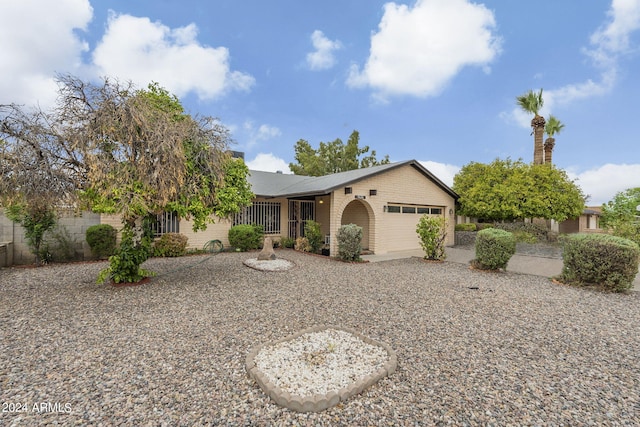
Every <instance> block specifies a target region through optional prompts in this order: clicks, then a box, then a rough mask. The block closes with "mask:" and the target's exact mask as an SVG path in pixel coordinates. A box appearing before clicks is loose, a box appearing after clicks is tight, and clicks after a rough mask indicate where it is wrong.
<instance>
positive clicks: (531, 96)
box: [516, 89, 546, 165]
mask: <svg viewBox="0 0 640 427" xmlns="http://www.w3.org/2000/svg"><path fill="white" fill-rule="evenodd" d="M516 101H517V102H518V105H519V106H520V108H522V109H523V110H524V111H526V112H527V113H532V114H533V116H534V117H533V119H531V127H532V128H533V163H534V164H536V165H541V164H542V163H543V162H544V151H543V147H542V138H543V136H544V125H545V123H546V122H545V120H544V117H542V116H540V115H539V114H538V113H539V112H540V110H541V109H542V106H543V105H544V99H542V89H540V92H538V93H536V92H534V91H533V90H530V91H529V92H527V93H525V94H524V95H521V96H518V97H516Z"/></svg>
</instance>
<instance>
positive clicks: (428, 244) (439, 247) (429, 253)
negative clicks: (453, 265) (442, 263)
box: [416, 215, 447, 260]
mask: <svg viewBox="0 0 640 427" xmlns="http://www.w3.org/2000/svg"><path fill="white" fill-rule="evenodd" d="M416 232H417V233H418V236H419V237H420V246H422V249H423V250H424V253H425V255H424V258H425V259H431V260H443V259H445V258H446V257H447V254H446V253H445V251H444V242H445V238H446V237H447V221H446V220H445V219H444V218H443V217H441V216H439V217H434V216H432V217H430V216H427V215H423V216H422V217H421V218H420V220H419V221H418V225H417V227H416Z"/></svg>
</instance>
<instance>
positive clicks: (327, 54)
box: [307, 30, 342, 71]
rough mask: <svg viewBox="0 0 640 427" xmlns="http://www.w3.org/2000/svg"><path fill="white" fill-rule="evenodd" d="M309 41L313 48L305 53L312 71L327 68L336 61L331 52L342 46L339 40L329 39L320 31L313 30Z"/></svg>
mask: <svg viewBox="0 0 640 427" xmlns="http://www.w3.org/2000/svg"><path fill="white" fill-rule="evenodd" d="M311 43H312V44H313V48H314V49H315V50H314V51H313V52H310V53H308V54H307V66H308V67H309V69H311V70H313V71H319V70H327V69H329V68H331V67H333V66H334V65H335V63H336V58H335V56H334V55H333V52H334V51H336V50H338V49H341V48H342V43H340V41H339V40H335V41H332V40H329V39H328V38H327V37H326V36H325V35H324V33H323V32H322V31H320V30H315V31H314V32H313V34H311Z"/></svg>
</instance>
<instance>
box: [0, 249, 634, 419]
mask: <svg viewBox="0 0 640 427" xmlns="http://www.w3.org/2000/svg"><path fill="white" fill-rule="evenodd" d="M276 254H277V255H278V256H279V257H282V258H285V259H287V260H289V261H292V262H293V263H294V264H295V267H294V268H292V269H291V270H288V271H280V272H264V271H258V270H256V269H253V268H249V267H247V266H245V265H244V264H243V261H244V260H246V259H248V258H255V257H256V253H223V254H219V255H216V256H214V257H210V258H209V259H206V260H205V257H207V256H192V257H183V258H177V259H152V260H150V261H148V262H147V263H146V264H145V267H146V268H149V269H152V270H153V271H156V272H157V273H159V276H158V277H156V278H155V279H154V280H153V281H152V282H151V283H148V284H145V285H141V286H135V287H120V288H115V287H111V286H107V285H97V284H95V278H96V275H97V273H98V271H99V270H100V269H101V268H104V267H105V266H106V264H105V263H87V264H68V265H53V266H48V267H43V268H37V269H35V268H11V269H2V270H0V301H1V302H2V303H1V304H0V326H1V328H0V337H1V341H0V400H1V401H2V411H3V412H2V413H1V414H0V425H16V426H19V425H20V426H22V425H24V426H34V425H56V424H57V425H74V424H76V425H104V426H117V425H149V426H158V425H167V426H173V425H184V426H191V425H239V426H249V425H311V426H318V425H319V426H323V425H326V426H329V425H497V426H506V425H545V426H560V425H565V426H582V425H594V426H595V425H598V426H602V425H605V426H608V425H610V426H618V425H629V426H631V425H640V292H631V293H628V294H604V293H599V292H596V291H591V290H586V289H576V288H571V287H567V286H562V285H555V284H553V283H551V281H550V280H549V279H546V278H543V277H537V276H528V275H522V274H516V273H487V272H482V271H472V270H469V269H468V268H467V266H465V265H462V264H455V263H450V262H444V263H427V262H424V261H422V260H421V259H419V258H409V259H403V260H395V261H385V262H378V263H365V264H347V263H341V262H337V261H332V260H329V259H325V258H322V257H318V256H310V255H305V254H301V253H297V252H294V251H291V250H281V251H277V252H276ZM192 264H197V265H195V266H194V267H193V268H183V267H186V266H188V265H192ZM316 324H331V325H341V326H344V327H348V328H353V329H355V330H356V331H359V332H361V333H362V334H364V335H367V336H369V337H371V338H373V339H376V340H379V341H382V342H385V343H387V344H389V345H390V346H391V347H392V348H393V349H394V350H395V352H396V353H397V356H398V368H397V371H396V372H395V373H394V374H393V375H391V376H390V377H388V378H383V379H382V380H381V381H380V382H378V383H377V384H375V385H373V386H372V387H370V388H369V389H367V390H365V392H364V393H363V394H361V395H358V396H354V397H352V398H351V399H349V400H347V401H346V402H344V403H340V404H338V405H337V406H335V407H333V408H330V409H328V410H326V411H324V412H321V413H296V412H292V411H289V410H287V409H284V408H281V407H279V406H277V405H276V404H274V403H272V401H271V400H270V399H269V398H268V397H267V396H266V395H265V394H264V393H263V392H262V391H261V390H260V388H259V387H258V386H257V384H256V383H255V382H254V381H253V380H251V379H249V377H248V376H247V373H246V371H245V366H244V363H245V357H246V356H247V353H248V351H249V350H250V349H251V348H252V347H254V346H255V345H256V344H259V343H263V342H267V341H273V340H277V339H280V338H284V337H286V336H288V335H290V334H292V333H294V332H296V331H298V330H301V329H305V328H308V327H310V326H313V325H316Z"/></svg>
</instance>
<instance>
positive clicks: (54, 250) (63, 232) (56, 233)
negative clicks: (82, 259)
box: [40, 224, 78, 262]
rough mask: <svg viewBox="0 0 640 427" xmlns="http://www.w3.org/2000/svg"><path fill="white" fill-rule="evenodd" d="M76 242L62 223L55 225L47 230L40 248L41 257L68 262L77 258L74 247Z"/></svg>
mask: <svg viewBox="0 0 640 427" xmlns="http://www.w3.org/2000/svg"><path fill="white" fill-rule="evenodd" d="M77 246H78V242H77V241H76V240H75V239H74V238H73V236H72V235H71V233H69V230H68V229H67V227H65V226H64V225H60V224H58V225H56V227H55V228H54V229H53V230H50V231H48V232H47V234H46V237H45V241H44V243H43V245H42V247H41V248H40V257H41V259H43V260H45V259H46V261H47V262H51V261H53V262H68V261H73V260H75V259H77V258H78V257H77V256H76V247H77Z"/></svg>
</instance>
